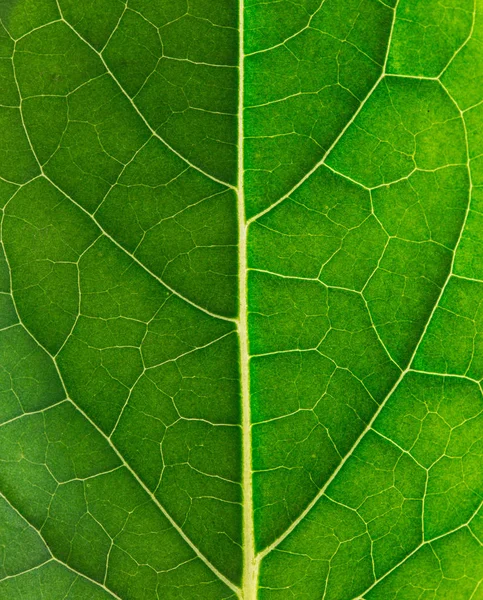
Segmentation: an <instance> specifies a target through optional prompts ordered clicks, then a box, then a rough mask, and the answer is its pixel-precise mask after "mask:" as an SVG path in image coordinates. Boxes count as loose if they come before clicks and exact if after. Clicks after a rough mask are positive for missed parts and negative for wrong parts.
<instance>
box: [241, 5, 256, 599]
mask: <svg viewBox="0 0 483 600" xmlns="http://www.w3.org/2000/svg"><path fill="white" fill-rule="evenodd" d="M244 10H245V6H244V0H239V3H238V31H239V40H238V52H239V55H238V69H239V71H238V182H237V215H238V303H239V306H238V335H239V344H240V350H239V351H240V392H241V400H242V452H243V469H242V485H243V575H242V577H243V579H242V592H241V593H242V598H243V600H256V598H257V595H258V594H257V588H258V565H259V562H258V561H257V558H256V551H255V525H254V514H253V481H252V477H253V468H252V435H251V398H250V355H249V339H248V285H247V277H248V264H247V229H248V225H247V222H246V218H245V192H244V190H245V188H244V177H245V171H244V137H245V136H244V127H243V123H244V119H243V111H244V103H245V98H244V68H245V48H244Z"/></svg>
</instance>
